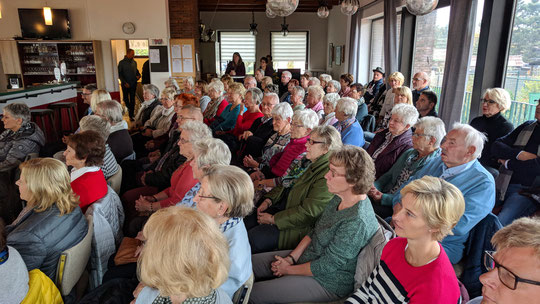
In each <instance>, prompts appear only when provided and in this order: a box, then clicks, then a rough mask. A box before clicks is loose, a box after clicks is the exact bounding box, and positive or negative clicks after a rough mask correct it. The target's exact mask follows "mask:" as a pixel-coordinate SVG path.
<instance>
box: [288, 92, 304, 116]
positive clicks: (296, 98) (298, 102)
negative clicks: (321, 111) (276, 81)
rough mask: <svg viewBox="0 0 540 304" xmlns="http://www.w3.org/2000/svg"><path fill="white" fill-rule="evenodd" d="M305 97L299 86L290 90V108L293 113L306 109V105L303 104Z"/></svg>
mask: <svg viewBox="0 0 540 304" xmlns="http://www.w3.org/2000/svg"><path fill="white" fill-rule="evenodd" d="M305 95H306V91H305V90H304V88H302V87H301V86H296V87H294V88H293V89H292V92H291V106H292V108H293V112H296V111H298V110H303V109H304V108H305V107H306V105H305V104H304V97H305Z"/></svg>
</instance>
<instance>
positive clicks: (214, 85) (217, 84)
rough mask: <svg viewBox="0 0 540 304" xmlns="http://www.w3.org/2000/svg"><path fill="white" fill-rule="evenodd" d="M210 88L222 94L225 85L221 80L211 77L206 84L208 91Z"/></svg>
mask: <svg viewBox="0 0 540 304" xmlns="http://www.w3.org/2000/svg"><path fill="white" fill-rule="evenodd" d="M210 90H214V91H216V92H217V93H219V94H220V95H221V94H223V91H225V86H224V85H223V82H221V80H214V79H212V82H210V84H209V85H208V92H210Z"/></svg>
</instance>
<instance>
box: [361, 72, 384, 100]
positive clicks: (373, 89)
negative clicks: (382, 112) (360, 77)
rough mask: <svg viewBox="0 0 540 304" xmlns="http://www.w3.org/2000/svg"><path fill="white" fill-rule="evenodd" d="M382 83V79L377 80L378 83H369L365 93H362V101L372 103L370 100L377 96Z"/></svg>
mask: <svg viewBox="0 0 540 304" xmlns="http://www.w3.org/2000/svg"><path fill="white" fill-rule="evenodd" d="M383 83H384V78H381V79H379V80H378V81H373V80H372V81H370V82H369V83H368V85H367V86H366V92H365V93H364V99H365V100H366V103H367V104H370V103H371V102H372V99H373V98H374V97H375V96H377V95H378V94H379V91H380V89H381V87H382V85H383Z"/></svg>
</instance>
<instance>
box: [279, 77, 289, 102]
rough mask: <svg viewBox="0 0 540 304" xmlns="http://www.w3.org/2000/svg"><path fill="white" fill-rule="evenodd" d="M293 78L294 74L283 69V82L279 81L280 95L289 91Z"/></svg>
mask: <svg viewBox="0 0 540 304" xmlns="http://www.w3.org/2000/svg"><path fill="white" fill-rule="evenodd" d="M291 79H292V74H291V72H289V71H283V72H282V73H281V82H280V83H279V96H280V97H281V96H283V94H285V93H287V92H288V89H289V88H288V87H287V86H288V85H289V81H290V80H291Z"/></svg>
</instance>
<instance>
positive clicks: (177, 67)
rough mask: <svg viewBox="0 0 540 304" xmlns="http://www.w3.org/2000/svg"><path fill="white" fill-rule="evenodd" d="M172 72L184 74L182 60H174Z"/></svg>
mask: <svg viewBox="0 0 540 304" xmlns="http://www.w3.org/2000/svg"><path fill="white" fill-rule="evenodd" d="M172 72H173V73H182V72H183V71H182V59H177V58H174V59H173V60H172Z"/></svg>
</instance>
